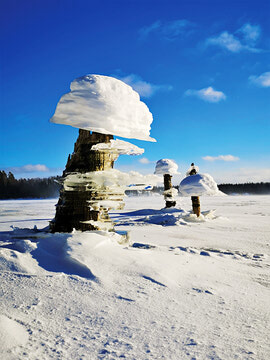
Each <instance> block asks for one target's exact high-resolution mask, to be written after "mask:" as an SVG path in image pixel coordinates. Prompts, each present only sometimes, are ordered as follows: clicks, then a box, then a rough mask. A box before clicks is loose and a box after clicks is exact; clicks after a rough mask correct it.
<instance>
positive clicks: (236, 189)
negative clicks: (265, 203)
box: [218, 182, 270, 195]
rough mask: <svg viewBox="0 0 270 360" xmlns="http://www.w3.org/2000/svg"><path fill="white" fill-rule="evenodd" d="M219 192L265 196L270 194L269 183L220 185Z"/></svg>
mask: <svg viewBox="0 0 270 360" xmlns="http://www.w3.org/2000/svg"><path fill="white" fill-rule="evenodd" d="M218 188H219V190H220V191H222V192H224V193H225V194H228V195H229V194H253V195H267V194H270V182H260V183H245V184H220V185H218Z"/></svg>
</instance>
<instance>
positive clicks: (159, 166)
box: [155, 159, 178, 175]
mask: <svg viewBox="0 0 270 360" xmlns="http://www.w3.org/2000/svg"><path fill="white" fill-rule="evenodd" d="M177 170H178V165H177V164H176V163H175V162H174V161H173V160H171V159H160V160H158V161H157V163H156V169H155V174H157V175H164V174H169V175H174V174H177Z"/></svg>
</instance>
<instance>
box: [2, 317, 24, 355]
mask: <svg viewBox="0 0 270 360" xmlns="http://www.w3.org/2000/svg"><path fill="white" fill-rule="evenodd" d="M27 341H28V332H27V330H26V329H25V327H24V326H23V325H21V324H19V323H18V322H17V321H16V320H13V319H9V318H8V317H7V316H4V315H1V314H0V349H1V350H0V351H1V352H2V354H5V352H7V351H8V350H10V349H12V348H14V347H17V346H25V344H26V343H27Z"/></svg>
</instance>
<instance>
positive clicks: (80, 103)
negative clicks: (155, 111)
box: [50, 75, 155, 141]
mask: <svg viewBox="0 0 270 360" xmlns="http://www.w3.org/2000/svg"><path fill="white" fill-rule="evenodd" d="M70 90H71V91H70V92H69V93H67V94H65V95H63V96H62V97H61V99H60V100H59V102H58V104H57V107H56V110H55V114H54V115H53V117H52V118H51V120H50V121H51V122H53V123H56V124H65V125H70V126H73V127H76V128H80V129H85V130H91V131H94V132H98V133H102V134H112V135H116V136H121V137H125V138H132V139H139V140H146V141H155V139H153V138H151V137H150V129H151V126H150V125H151V123H152V121H153V116H152V114H151V112H150V111H149V109H148V107H147V105H146V104H145V103H144V102H142V101H141V100H140V96H139V94H138V93H137V92H136V91H134V90H133V89H132V87H131V86H129V85H127V84H125V83H124V82H123V81H121V80H118V79H115V78H113V77H109V76H103V75H85V76H82V77H79V78H77V79H75V80H74V81H72V83H71V85H70Z"/></svg>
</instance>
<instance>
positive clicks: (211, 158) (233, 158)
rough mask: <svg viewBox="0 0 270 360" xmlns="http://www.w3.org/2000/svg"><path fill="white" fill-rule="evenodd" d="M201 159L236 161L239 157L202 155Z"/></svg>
mask: <svg viewBox="0 0 270 360" xmlns="http://www.w3.org/2000/svg"><path fill="white" fill-rule="evenodd" d="M202 159H203V160H205V161H216V160H221V161H238V160H239V157H237V156H233V155H219V156H203V157H202Z"/></svg>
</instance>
